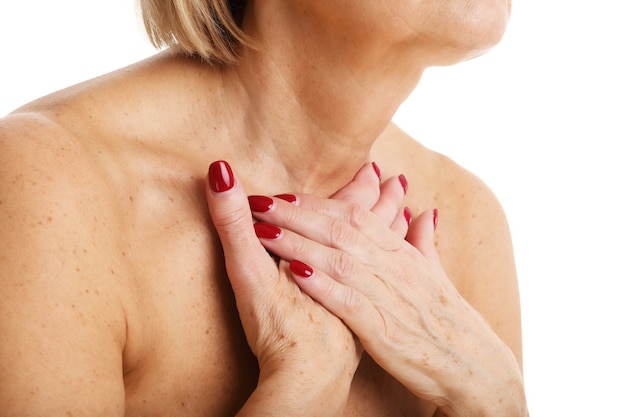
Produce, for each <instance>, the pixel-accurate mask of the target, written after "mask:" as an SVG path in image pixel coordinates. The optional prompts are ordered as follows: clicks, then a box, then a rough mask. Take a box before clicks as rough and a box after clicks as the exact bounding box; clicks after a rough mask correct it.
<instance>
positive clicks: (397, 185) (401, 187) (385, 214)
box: [372, 174, 408, 237]
mask: <svg viewBox="0 0 626 417" xmlns="http://www.w3.org/2000/svg"><path fill="white" fill-rule="evenodd" d="M407 187H408V183H407V180H406V178H405V176H404V175H402V174H401V175H399V176H397V177H392V178H389V179H388V180H387V181H385V182H384V183H383V184H382V186H381V187H380V197H379V199H378V201H377V202H376V204H375V205H374V207H372V213H375V214H376V215H377V216H378V217H379V218H380V219H381V221H382V222H383V223H385V224H386V225H391V224H392V223H393V221H394V220H395V219H396V218H397V217H398V213H399V212H402V211H403V208H402V202H403V201H404V196H405V195H406V190H407ZM404 232H406V230H404ZM402 237H404V235H402Z"/></svg>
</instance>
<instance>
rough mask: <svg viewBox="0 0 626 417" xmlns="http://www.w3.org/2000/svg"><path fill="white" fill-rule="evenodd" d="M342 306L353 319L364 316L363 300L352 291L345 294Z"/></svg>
mask: <svg viewBox="0 0 626 417" xmlns="http://www.w3.org/2000/svg"><path fill="white" fill-rule="evenodd" d="M342 304H343V308H344V309H345V312H346V314H347V315H348V316H350V317H353V318H354V317H359V316H361V315H363V312H364V310H365V303H363V300H362V298H361V297H359V296H358V294H357V293H356V292H355V291H354V290H352V289H350V290H349V291H345V292H344V293H343V297H342Z"/></svg>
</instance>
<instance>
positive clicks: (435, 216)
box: [433, 209, 439, 230]
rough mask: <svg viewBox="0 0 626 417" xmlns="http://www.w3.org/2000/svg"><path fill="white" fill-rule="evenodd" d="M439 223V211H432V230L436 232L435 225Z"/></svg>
mask: <svg viewBox="0 0 626 417" xmlns="http://www.w3.org/2000/svg"><path fill="white" fill-rule="evenodd" d="M438 223H439V210H437V209H433V229H434V230H437V224H438Z"/></svg>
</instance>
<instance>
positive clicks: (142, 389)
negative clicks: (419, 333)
mask: <svg viewBox="0 0 626 417" xmlns="http://www.w3.org/2000/svg"><path fill="white" fill-rule="evenodd" d="M143 187H144V188H143V189H141V190H140V191H138V190H137V189H135V193H134V194H132V199H131V196H129V198H128V199H127V202H126V203H125V206H126V208H125V209H124V210H125V216H124V217H125V222H126V223H127V224H126V230H125V238H124V239H123V243H122V244H123V245H124V246H125V250H124V251H123V253H124V259H123V260H122V262H124V263H125V264H126V268H125V270H126V273H127V274H128V280H129V281H130V282H131V283H132V285H129V291H128V294H126V295H125V300H126V309H127V311H126V313H127V319H128V328H127V344H126V348H125V351H124V372H125V385H126V395H127V414H129V415H146V414H151V415H176V414H185V415H234V414H235V412H236V410H237V409H238V408H239V407H240V406H241V405H242V404H243V402H245V400H246V399H247V398H248V396H249V395H250V393H251V392H252V390H253V389H254V386H255V383H256V380H257V377H258V368H257V363H256V360H255V358H254V357H253V356H252V354H251V353H250V350H249V348H248V345H247V343H246V339H245V335H244V333H243V330H242V328H241V324H240V322H239V316H238V312H237V308H236V305H235V301H234V296H233V293H232V290H231V287H230V283H229V281H228V277H227V275H226V272H225V267H224V264H223V261H222V253H221V248H220V245H219V239H218V238H217V235H216V234H215V232H214V230H213V228H212V226H211V223H210V219H209V217H208V212H207V210H206V208H205V206H206V203H205V200H204V198H203V193H204V184H203V179H202V180H201V183H200V184H196V183H195V182H194V181H190V183H189V184H187V188H185V189H183V188H176V187H170V186H167V187H161V186H158V185H155V184H146V183H145V182H144V184H143ZM354 381H355V382H354V384H353V388H352V392H351V395H350V399H349V402H348V407H347V411H346V415H357V414H358V415H368V414H369V415H401V414H403V413H404V412H406V411H408V410H409V409H413V410H415V408H414V407H419V406H426V407H427V405H425V404H423V403H421V402H419V401H418V400H417V399H415V398H414V397H413V396H412V395H411V394H410V393H408V391H407V390H406V389H404V387H402V386H401V385H400V384H398V383H397V382H396V381H394V380H393V379H392V378H391V377H389V376H388V375H387V374H386V373H385V372H384V371H382V370H381V369H380V368H378V366H377V365H376V364H374V363H373V362H371V361H364V363H363V364H362V365H361V367H360V368H359V370H358V372H357V374H356V376H355V380H354ZM400 410H404V411H402V412H401V411H400ZM424 415H429V414H424Z"/></svg>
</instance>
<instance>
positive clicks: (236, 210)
mask: <svg viewBox="0 0 626 417" xmlns="http://www.w3.org/2000/svg"><path fill="white" fill-rule="evenodd" d="M211 219H212V221H213V225H214V226H215V227H216V228H217V229H218V230H222V229H229V228H232V227H236V226H238V225H240V224H242V223H243V221H244V220H248V221H249V220H250V211H249V209H248V208H247V207H243V206H241V207H232V208H231V209H229V210H220V211H219V212H217V213H212V215H211Z"/></svg>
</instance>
